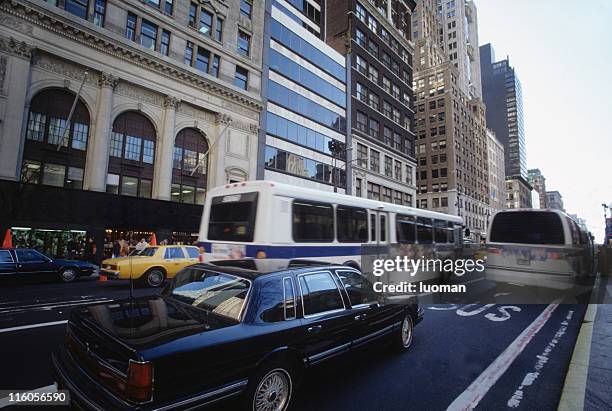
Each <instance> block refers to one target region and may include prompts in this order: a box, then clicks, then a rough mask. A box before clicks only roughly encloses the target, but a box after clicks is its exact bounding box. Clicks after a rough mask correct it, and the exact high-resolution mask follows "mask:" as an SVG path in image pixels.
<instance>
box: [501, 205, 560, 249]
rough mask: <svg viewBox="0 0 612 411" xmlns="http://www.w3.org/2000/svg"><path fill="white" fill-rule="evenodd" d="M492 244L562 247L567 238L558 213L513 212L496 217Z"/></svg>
mask: <svg viewBox="0 0 612 411" xmlns="http://www.w3.org/2000/svg"><path fill="white" fill-rule="evenodd" d="M490 242H493V243H513V244H547V245H561V244H565V236H564V234H563V224H562V222H561V218H560V217H559V215H558V214H557V213H551V212H547V211H513V212H502V213H498V214H496V215H495V217H494V219H493V222H492V224H491V236H490Z"/></svg>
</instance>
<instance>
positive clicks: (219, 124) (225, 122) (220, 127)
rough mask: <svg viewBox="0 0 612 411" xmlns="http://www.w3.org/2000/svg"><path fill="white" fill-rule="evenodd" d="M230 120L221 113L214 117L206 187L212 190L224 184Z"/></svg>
mask: <svg viewBox="0 0 612 411" xmlns="http://www.w3.org/2000/svg"><path fill="white" fill-rule="evenodd" d="M231 124H232V118H231V117H230V116H229V115H227V114H223V113H217V114H216V115H215V125H216V127H215V134H214V136H211V138H210V141H209V144H210V147H209V150H210V151H209V153H208V182H207V187H209V188H212V187H216V186H218V185H221V184H225V183H226V174H225V163H224V159H225V155H224V154H225V150H226V146H227V136H228V134H229V127H230V125H231Z"/></svg>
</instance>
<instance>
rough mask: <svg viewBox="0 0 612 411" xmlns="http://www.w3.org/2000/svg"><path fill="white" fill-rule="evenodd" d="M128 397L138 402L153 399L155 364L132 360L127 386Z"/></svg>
mask: <svg viewBox="0 0 612 411" xmlns="http://www.w3.org/2000/svg"><path fill="white" fill-rule="evenodd" d="M125 393H126V395H127V397H128V398H129V399H131V400H133V401H136V402H146V401H149V400H151V396H152V394H153V364H152V363H150V362H148V361H146V362H137V361H133V360H130V364H129V365H128V371H127V384H126V387H125Z"/></svg>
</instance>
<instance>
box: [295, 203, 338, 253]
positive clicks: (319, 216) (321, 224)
mask: <svg viewBox="0 0 612 411" xmlns="http://www.w3.org/2000/svg"><path fill="white" fill-rule="evenodd" d="M293 240H294V241H295V242H296V243H307V242H321V243H331V242H332V241H334V208H333V207H332V206H331V205H330V204H325V203H314V202H309V201H302V200H295V201H294V202H293Z"/></svg>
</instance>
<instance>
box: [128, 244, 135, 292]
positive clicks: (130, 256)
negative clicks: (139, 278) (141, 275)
mask: <svg viewBox="0 0 612 411" xmlns="http://www.w3.org/2000/svg"><path fill="white" fill-rule="evenodd" d="M128 250H129V249H128ZM132 257H133V256H132V253H130V254H129V255H128V258H129V259H130V302H131V301H132V300H133V299H134V279H133V278H132V274H133V272H134V269H133V268H132Z"/></svg>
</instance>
